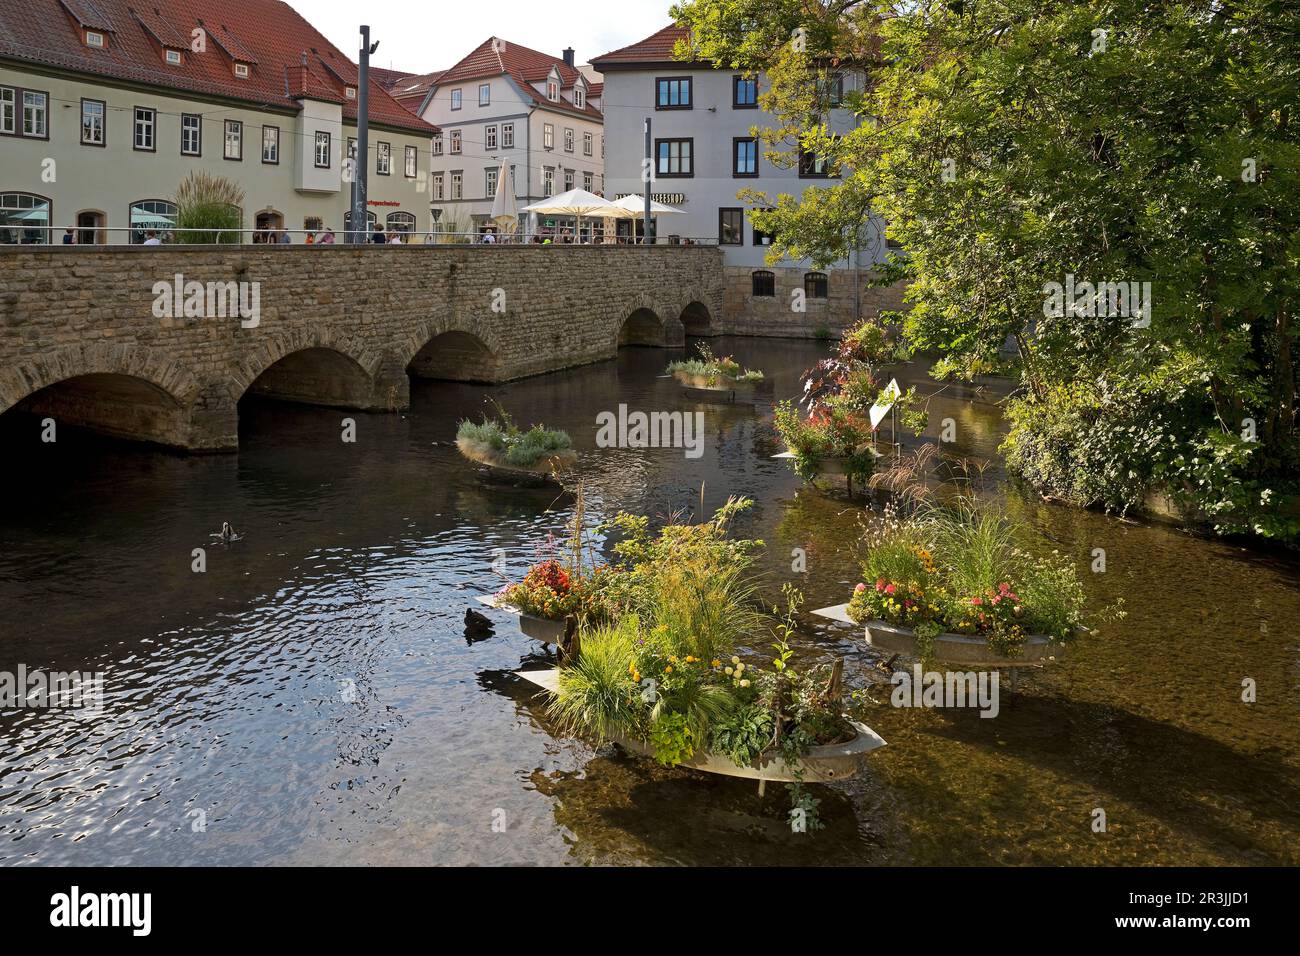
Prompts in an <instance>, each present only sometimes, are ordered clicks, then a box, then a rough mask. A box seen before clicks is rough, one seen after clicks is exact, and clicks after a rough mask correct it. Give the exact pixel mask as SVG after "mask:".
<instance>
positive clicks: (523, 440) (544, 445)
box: [456, 405, 578, 472]
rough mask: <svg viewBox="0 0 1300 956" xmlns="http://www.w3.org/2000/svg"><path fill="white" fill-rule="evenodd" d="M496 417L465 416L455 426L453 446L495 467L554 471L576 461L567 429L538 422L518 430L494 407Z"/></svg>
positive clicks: (502, 411) (501, 411)
mask: <svg viewBox="0 0 1300 956" xmlns="http://www.w3.org/2000/svg"><path fill="white" fill-rule="evenodd" d="M497 411H498V417H497V418H495V419H494V418H488V417H487V416H486V415H484V417H483V421H482V422H472V421H469V420H468V419H467V420H465V421H463V422H461V423H460V426H459V427H458V428H457V429H456V447H457V448H459V449H460V453H461V454H462V455H464V456H465V457H466V458H468V459H470V460H471V461H476V462H479V463H480V464H485V465H492V466H495V467H497V468H515V469H524V470H531V471H546V472H551V471H557V470H560V469H563V468H567V467H569V466H570V465H572V464H573V462H574V461H576V460H577V457H578V455H577V452H575V451H574V450H573V441H572V439H570V438H569V434H568V432H564V431H559V430H552V429H548V428H545V427H543V426H541V425H533V426H532V427H531V428H528V429H526V430H525V429H522V428H520V427H519V426H518V425H516V424H515V423H514V420H513V419H511V417H510V416H509V415H508V414H507V413H506V412H505V410H504V409H502V408H501V407H500V406H499V405H498V406H497Z"/></svg>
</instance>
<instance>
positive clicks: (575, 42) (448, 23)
mask: <svg viewBox="0 0 1300 956" xmlns="http://www.w3.org/2000/svg"><path fill="white" fill-rule="evenodd" d="M288 3H289V5H290V6H292V7H293V8H294V9H295V10H297V11H298V12H299V13H301V14H302V15H303V16H304V17H305V18H306V19H307V20H308V21H309V22H310V23H311V24H312V25H313V26H314V27H316V29H317V30H319V31H320V32H321V33H323V34H325V36H326V37H327V38H328V39H329V40H330V42H332V43H333V44H334V45H335V46H337V47H338V48H339V49H340V50H342V51H343V52H344V53H346V54H347V55H348V56H350V57H351V58H352V59H353V60H355V59H356V58H357V50H358V49H359V48H360V45H361V44H360V40H359V31H358V27H359V26H360V25H361V24H362V23H363V22H364V23H367V24H369V26H370V37H371V39H372V40H378V41H379V50H378V51H377V52H376V53H375V55H374V58H373V59H372V60H371V61H370V62H371V64H372V65H374V66H381V67H385V68H388V69H397V70H405V71H409V72H411V73H428V72H431V71H433V70H445V69H446V68H447V67H449V66H451V65H452V64H453V63H455V62H456V61H457V60H459V59H460V58H461V57H463V56H465V54H467V53H469V51H470V50H472V49H474V47H476V46H478V45H479V44H480V43H482V42H483V41H484V40H486V39H487V38H488V37H490V36H499V37H501V38H502V39H504V40H507V41H511V42H514V43H518V44H520V45H521V46H527V47H532V48H533V49H535V50H541V51H542V52H544V53H550V54H553V55H555V56H557V57H558V56H559V55H560V53H561V52H562V51H563V50H564V48H565V47H570V46H571V47H573V49H574V51H575V53H576V56H577V61H578V62H579V63H586V62H588V61H589V60H591V58H592V57H594V56H599V55H600V54H602V53H608V52H609V51H610V50H616V49H618V48H619V47H621V46H627V45H628V44H629V43H635V42H636V41H637V40H642V39H644V38H645V37H648V36H649V35H650V34H652V33H654V32H656V31H657V30H660V29H662V28H663V27H666V26H667V25H668V23H669V21H670V17H669V16H668V7H669V6H670V5H671V0H564V2H562V3H545V2H538V0H484V2H475V0H432V2H426V3H420V2H419V0H363V2H361V3H357V2H356V0H352V2H347V0H288Z"/></svg>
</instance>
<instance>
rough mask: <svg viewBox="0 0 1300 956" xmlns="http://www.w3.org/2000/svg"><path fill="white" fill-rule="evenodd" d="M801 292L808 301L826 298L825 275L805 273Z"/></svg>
mask: <svg viewBox="0 0 1300 956" xmlns="http://www.w3.org/2000/svg"><path fill="white" fill-rule="evenodd" d="M803 292H804V295H806V296H807V297H808V298H810V299H824V298H826V273H824V272H809V273H807V274H806V275H805V276H804V277H803Z"/></svg>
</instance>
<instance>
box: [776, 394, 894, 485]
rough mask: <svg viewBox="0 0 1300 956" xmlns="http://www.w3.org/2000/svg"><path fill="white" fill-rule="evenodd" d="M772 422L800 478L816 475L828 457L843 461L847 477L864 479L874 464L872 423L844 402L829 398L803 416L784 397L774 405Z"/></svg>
mask: <svg viewBox="0 0 1300 956" xmlns="http://www.w3.org/2000/svg"><path fill="white" fill-rule="evenodd" d="M775 426H776V431H777V434H778V435H780V436H781V439H782V440H783V441H784V442H785V444H786V447H787V448H789V449H790V452H791V453H792V454H793V455H794V470H795V474H797V475H798V476H799V477H800V478H804V479H811V478H815V477H816V476H817V475H818V474H820V473H821V471H822V470H823V468H824V466H825V463H826V462H828V461H836V462H838V463H840V464H842V466H843V469H844V473H845V474H846V475H848V477H849V478H850V479H866V478H868V477H870V476H871V473H872V471H873V470H874V468H875V462H876V458H875V455H873V454H872V452H871V437H872V435H871V423H870V421H869V420H868V419H867V418H866V417H865V416H863V415H861V414H859V413H858V412H856V411H854V410H852V409H851V408H850V407H848V406H847V405H845V404H844V403H841V402H835V401H832V402H828V403H826V404H824V405H822V406H821V407H819V408H817V409H815V410H814V411H813V413H812V414H811V415H810V416H809V417H808V418H807V419H804V418H803V417H802V416H800V414H799V411H798V409H797V408H796V407H795V406H794V403H793V402H789V401H784V402H781V403H780V404H778V405H777V406H776V420H775Z"/></svg>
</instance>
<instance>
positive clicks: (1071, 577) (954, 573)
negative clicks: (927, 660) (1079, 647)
mask: <svg viewBox="0 0 1300 956" xmlns="http://www.w3.org/2000/svg"><path fill="white" fill-rule="evenodd" d="M1021 533H1022V531H1021V529H1020V528H1018V527H1016V526H1015V525H1013V524H1012V523H1011V522H1010V521H1009V520H1008V519H1007V518H1006V517H1005V515H1003V514H1001V513H1000V512H997V511H995V510H993V509H991V508H989V507H987V506H984V505H977V504H976V503H975V502H974V501H973V500H971V499H964V498H963V499H959V500H958V501H957V502H956V503H955V504H953V505H949V506H937V505H931V506H928V507H926V508H923V509H922V510H920V511H918V512H917V513H916V514H914V515H912V516H911V517H908V518H900V517H899V516H898V514H897V513H896V512H895V511H893V510H887V511H886V513H885V516H884V518H883V519H882V520H881V521H879V522H877V523H876V524H875V525H874V526H873V528H872V529H871V530H869V531H868V533H867V535H866V536H865V538H864V545H865V549H866V557H865V559H864V560H863V565H862V570H863V577H864V579H865V580H864V581H863V583H861V584H859V585H857V586H856V587H855V588H854V593H853V597H852V598H851V599H850V601H849V606H848V614H849V616H850V618H852V619H853V620H854V621H856V622H858V623H865V622H867V621H872V620H876V621H883V622H885V623H887V624H892V625H895V626H899V627H908V628H912V629H914V630H916V631H917V632H918V633H922V632H924V633H928V634H939V633H954V634H968V635H972V636H982V637H984V638H985V640H986V641H987V643H988V645H989V647H990V648H991V649H993V650H995V651H998V652H999V653H1001V654H1002V655H1003V656H1008V657H1010V656H1015V655H1016V654H1017V652H1018V650H1019V649H1020V648H1022V647H1023V646H1024V644H1025V642H1026V640H1028V638H1029V637H1030V635H1043V636H1046V637H1050V638H1052V639H1053V640H1055V641H1058V642H1065V641H1068V640H1070V639H1071V638H1073V637H1074V636H1075V634H1076V632H1077V630H1078V629H1079V627H1080V626H1081V625H1082V622H1083V616H1084V615H1083V612H1084V607H1085V600H1084V594H1083V585H1082V583H1081V582H1080V580H1079V577H1078V574H1077V572H1076V571H1075V568H1074V566H1073V565H1072V564H1071V563H1069V562H1068V561H1064V560H1062V559H1061V557H1060V555H1059V554H1058V553H1057V552H1052V554H1051V555H1047V556H1041V557H1035V556H1032V555H1030V554H1028V553H1027V552H1026V551H1024V550H1022V549H1021V548H1020V547H1019V546H1018V545H1017V539H1018V538H1019V536H1020V535H1021ZM1116 613H1117V609H1114V610H1109V611H1108V612H1106V613H1105V616H1114V615H1115V614H1116Z"/></svg>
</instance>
